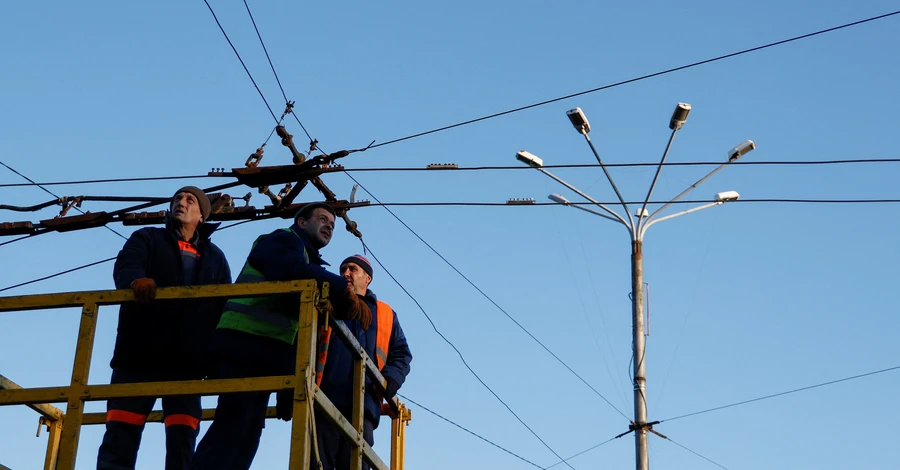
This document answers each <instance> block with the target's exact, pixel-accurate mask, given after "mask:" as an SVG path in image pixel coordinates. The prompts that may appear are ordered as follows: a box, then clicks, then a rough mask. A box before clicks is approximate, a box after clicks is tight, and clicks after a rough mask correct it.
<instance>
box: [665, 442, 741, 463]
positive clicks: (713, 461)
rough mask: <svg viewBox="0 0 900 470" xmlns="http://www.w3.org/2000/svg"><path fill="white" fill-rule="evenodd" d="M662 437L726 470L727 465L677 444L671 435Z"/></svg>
mask: <svg viewBox="0 0 900 470" xmlns="http://www.w3.org/2000/svg"><path fill="white" fill-rule="evenodd" d="M664 439H665V440H667V441H669V442H671V443H672V444H675V445H676V446H678V447H681V448H682V449H684V450H686V451H688V452H690V453H692V454H694V455H696V456H697V457H700V458H701V459H703V460H706V461H707V462H709V463H711V464H713V465H715V466H717V467H719V468H721V469H723V470H728V467H725V466H724V465H722V464H720V463H718V462H716V461H715V460H712V459H710V458H709V457H706V456H704V455H701V454H699V453H698V452H696V451H693V450H691V449H688V448H687V447H685V446H683V445H681V444H679V443H677V442H675V441H673V440H672V438H671V437H668V436H666V437H665V438H664Z"/></svg>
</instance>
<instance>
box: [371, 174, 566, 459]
mask: <svg viewBox="0 0 900 470" xmlns="http://www.w3.org/2000/svg"><path fill="white" fill-rule="evenodd" d="M363 189H365V188H363ZM369 194H371V193H369ZM373 197H374V196H373ZM360 240H361V241H362V239H360ZM362 244H363V248H364V249H365V250H366V251H368V252H369V254H370V255H371V256H372V258H373V259H374V260H375V262H376V263H378V266H380V267H381V269H382V270H384V272H385V273H386V274H387V275H388V276H389V277H390V278H391V279H392V280H393V281H394V283H396V284H397V286H399V287H400V289H402V290H403V292H404V293H406V295H407V296H408V297H409V298H410V299H411V300H412V301H413V302H414V303H415V304H416V306H418V307H419V310H421V311H422V313H423V314H424V315H425V318H426V319H428V322H429V323H431V328H433V329H434V332H435V333H437V334H438V336H440V337H441V339H443V340H444V342H446V343H447V344H448V345H450V347H451V348H453V350H454V351H456V354H457V355H458V356H459V359H460V360H461V361H462V363H463V365H464V366H466V369H469V372H471V373H472V375H473V376H475V378H476V379H478V381H479V382H481V385H483V386H484V388H486V389H487V391H489V392H491V395H493V396H494V398H496V399H497V401H499V402H500V403H502V404H503V406H505V407H506V409H507V410H508V411H509V412H510V413H512V415H513V416H515V418H516V419H517V420H518V421H519V423H521V424H522V426H525V429H527V430H528V431H529V432H531V435H533V436H534V437H536V438H537V440H539V441H541V444H543V445H544V447H546V448H547V449H548V450H549V451H550V452H553V455H555V456H556V458H558V459H560V460H564V459H563V458H562V457H560V455H559V454H557V453H556V451H555V450H553V448H552V447H550V445H549V444H547V442H546V441H544V439H542V438H541V436H539V435H538V434H537V433H536V432H534V430H533V429H531V426H529V425H528V424H526V423H525V421H523V420H522V418H520V417H519V415H518V414H516V412H515V411H513V409H512V408H510V407H509V405H507V404H506V402H505V401H503V399H502V398H500V395H497V392H494V390H493V389H492V388H491V387H490V386H489V385H488V384H487V383H485V381H484V380H482V379H481V377H480V376H479V375H478V373H477V372H475V370H474V369H472V367H471V366H470V365H469V363H468V362H466V358H465V357H463V354H462V352H460V350H459V349H458V348H457V347H456V346H455V345H454V344H453V343H452V342H451V341H450V340H449V339H447V337H446V336H444V334H443V333H441V331H440V330H438V328H437V325H435V324H434V320H432V319H431V317H430V316H429V315H428V313H427V312H426V311H425V308H424V307H422V304H420V303H419V301H418V300H416V298H415V297H413V295H412V294H411V293H410V292H409V291H408V290H406V287H404V286H403V284H400V281H398V280H397V278H396V277H394V275H393V274H391V272H390V271H388V269H387V268H386V267H384V264H382V262H381V260H379V259H378V257H377V256H375V253H373V252H372V249H371V248H369V246H368V245H366V242H365V241H363V242H362ZM566 465H568V463H566ZM568 466H569V468H571V469H572V470H575V469H574V468H573V467H572V466H571V465H568Z"/></svg>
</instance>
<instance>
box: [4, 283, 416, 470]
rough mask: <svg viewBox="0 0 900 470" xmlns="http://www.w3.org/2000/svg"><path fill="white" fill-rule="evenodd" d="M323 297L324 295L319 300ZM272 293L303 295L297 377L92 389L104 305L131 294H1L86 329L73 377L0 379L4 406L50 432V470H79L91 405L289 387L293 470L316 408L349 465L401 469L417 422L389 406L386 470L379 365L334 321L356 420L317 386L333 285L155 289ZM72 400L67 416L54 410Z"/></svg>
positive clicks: (306, 447)
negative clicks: (374, 415) (35, 384)
mask: <svg viewBox="0 0 900 470" xmlns="http://www.w3.org/2000/svg"><path fill="white" fill-rule="evenodd" d="M320 294H321V295H320ZM270 295H295V296H299V297H300V311H299V318H300V329H299V332H298V335H297V366H296V370H295V373H294V375H284V376H271V377H253V378H245V379H214V380H191V381H179V382H144V383H134V384H112V385H93V384H88V383H87V378H88V373H89V371H90V366H91V356H92V353H93V346H94V333H95V331H96V326H97V313H98V307H100V306H103V305H117V304H121V303H124V302H132V301H134V295H133V293H132V291H131V290H130V289H122V290H104V291H86V292H65V293H56V294H41V295H26V296H17V297H0V312H9V311H22V310H36V309H48V308H65V307H81V324H80V326H79V329H78V341H77V344H76V348H75V361H74V366H73V368H72V380H71V382H70V383H69V385H66V386H59V387H42V388H22V387H20V386H18V385H17V384H15V383H14V382H12V381H10V380H9V379H7V378H5V377H3V376H0V406H5V405H27V406H29V407H30V408H32V409H34V410H35V411H37V412H38V413H40V415H41V417H40V424H39V427H38V432H40V429H41V427H42V426H46V427H47V429H48V431H49V434H50V435H49V439H48V442H47V454H46V457H45V459H44V469H45V470H74V468H75V457H76V454H77V451H78V439H79V436H80V433H81V426H82V425H86V424H102V423H104V422H105V415H104V414H103V413H84V403H85V402H87V401H99V400H108V399H110V398H125V397H164V396H173V395H204V396H206V395H218V394H221V393H229V392H264V391H267V392H277V391H282V390H291V391H293V394H294V409H293V418H292V424H291V452H290V460H289V466H288V468H289V469H291V470H301V469H303V470H305V469H306V468H307V467H308V465H309V462H310V460H311V452H312V449H311V446H310V443H311V436H312V433H311V431H313V430H314V428H315V419H314V417H313V413H312V410H313V407H314V406H315V407H318V408H319V409H320V410H322V411H323V412H324V413H325V414H326V415H327V416H328V417H329V420H330V421H331V424H332V425H334V426H337V428H338V429H339V430H340V431H341V432H342V433H343V434H344V435H345V436H346V437H347V438H348V439H349V440H350V442H351V443H353V450H352V452H351V468H354V469H360V468H361V466H362V462H363V460H365V461H367V462H368V463H369V464H370V465H371V466H372V467H373V468H377V469H379V470H386V469H391V470H402V469H403V455H404V443H405V427H406V425H407V423H408V422H409V421H410V419H411V414H410V411H409V410H408V409H407V408H406V406H404V405H403V404H402V403H401V402H400V401H399V400H397V399H396V398H394V399H393V400H391V401H389V402H388V408H389V412H388V414H390V416H391V418H392V420H393V423H392V425H391V430H392V433H391V435H392V437H391V464H390V467H388V466H387V465H386V464H385V463H384V462H383V461H382V460H381V459H380V458H379V457H378V455H377V454H375V452H374V450H373V449H372V448H371V447H370V446H369V445H368V444H367V443H366V442H365V440H363V439H362V433H363V406H364V405H363V403H364V399H365V395H364V394H365V390H364V389H365V385H364V384H365V375H366V374H367V373H368V374H369V376H370V378H371V379H372V383H373V384H375V386H376V387H377V388H378V389H379V390H380V391H382V392H384V391H385V380H384V377H383V376H382V375H381V373H380V372H379V370H378V368H377V367H376V366H375V364H374V363H373V362H372V360H371V358H369V357H368V356H367V355H366V352H365V350H364V349H362V348H361V347H360V345H359V343H358V342H357V341H356V338H354V337H353V335H352V334H350V332H349V330H347V327H346V326H344V324H343V323H342V322H336V321H334V320H333V319H328V321H329V322H330V323H331V324H332V326H333V327H334V332H335V334H336V335H337V337H338V338H340V339H341V340H342V341H344V343H345V344H346V345H347V347H348V348H349V349H350V350H351V351H352V352H353V354H354V355H355V360H354V368H353V370H354V388H353V389H354V400H353V416H352V419H351V421H352V422H348V421H347V419H345V418H344V416H343V415H342V414H341V412H340V411H338V409H337V408H336V407H335V406H334V405H333V404H332V403H331V401H330V400H329V399H328V397H326V396H325V394H324V393H322V391H321V390H320V389H319V388H318V387H317V386H316V385H315V351H316V331H317V324H318V321H319V317H320V316H322V317H327V315H322V314H320V310H322V311H325V310H327V309H326V308H325V307H326V301H327V297H328V286H327V283H326V284H325V285H324V286H323V289H322V291H321V293H320V292H319V291H318V289H317V288H316V283H315V281H311V280H305V281H282V282H262V283H254V284H227V285H209V286H190V287H165V288H160V289H158V290H157V294H156V299H157V300H167V299H188V298H192V299H199V298H233V297H258V296H270ZM49 403H66V411H65V412H63V411H62V410H60V409H58V408H56V407H54V406H52V405H49ZM214 416H215V410H213V409H207V410H203V418H202V419H204V420H209V419H212V418H213V417H214ZM266 416H267V418H271V417H274V416H275V413H274V409H269V410H268V411H267V415H266ZM161 418H162V416H161V414H160V413H159V412H155V413H152V414H151V415H150V416H149V417H148V419H147V421H148V422H159V421H161Z"/></svg>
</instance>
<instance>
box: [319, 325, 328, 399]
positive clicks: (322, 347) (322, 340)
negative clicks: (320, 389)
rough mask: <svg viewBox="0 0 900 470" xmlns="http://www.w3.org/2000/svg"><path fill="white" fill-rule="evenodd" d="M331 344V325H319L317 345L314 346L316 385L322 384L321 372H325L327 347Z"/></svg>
mask: <svg viewBox="0 0 900 470" xmlns="http://www.w3.org/2000/svg"><path fill="white" fill-rule="evenodd" d="M330 345H331V326H320V327H319V345H318V347H317V348H316V352H317V355H316V386H320V385H322V374H324V373H325V361H326V360H327V359H328V347H329V346H330Z"/></svg>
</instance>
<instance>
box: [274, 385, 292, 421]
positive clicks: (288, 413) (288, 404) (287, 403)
mask: <svg viewBox="0 0 900 470" xmlns="http://www.w3.org/2000/svg"><path fill="white" fill-rule="evenodd" d="M293 416H294V394H293V392H291V391H290V390H282V391H280V392H277V393H276V394H275V417H276V418H278V419H280V420H283V421H290V420H291V418H292V417H293Z"/></svg>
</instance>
